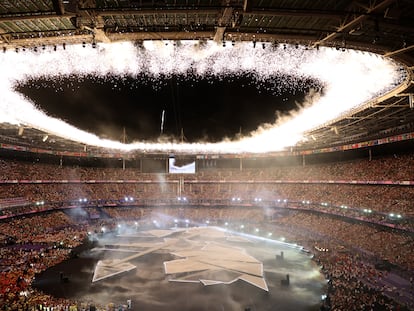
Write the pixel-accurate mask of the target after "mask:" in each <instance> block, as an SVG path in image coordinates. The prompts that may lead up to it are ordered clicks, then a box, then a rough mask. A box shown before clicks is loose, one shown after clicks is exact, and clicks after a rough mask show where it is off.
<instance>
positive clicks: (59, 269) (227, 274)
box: [35, 227, 326, 311]
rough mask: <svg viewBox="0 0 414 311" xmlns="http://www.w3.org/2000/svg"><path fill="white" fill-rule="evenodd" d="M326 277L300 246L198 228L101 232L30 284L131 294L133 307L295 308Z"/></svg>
mask: <svg viewBox="0 0 414 311" xmlns="http://www.w3.org/2000/svg"><path fill="white" fill-rule="evenodd" d="M281 252H283V259H281V258H280V255H281V254H282V253H281ZM277 255H278V256H277ZM62 275H63V278H64V279H66V278H67V280H62V279H61V278H62ZM287 275H289V277H290V285H289V286H284V285H282V284H281V283H282V282H281V281H282V280H286V278H287ZM325 284H326V281H325V280H324V278H323V276H322V275H321V273H320V272H319V269H318V267H317V265H316V264H315V263H314V262H313V261H312V260H311V258H310V257H309V254H308V253H306V252H303V251H302V250H301V249H300V248H299V247H295V246H292V245H290V246H289V245H287V244H285V245H284V244H281V243H277V242H275V241H271V240H266V239H261V240H259V239H256V238H254V237H252V236H248V235H241V234H238V233H229V232H227V231H225V230H222V229H219V228H214V227H204V228H187V229H175V230H169V229H168V230H148V231H135V232H133V233H131V232H129V233H128V234H124V235H118V236H114V235H108V234H107V235H105V236H104V237H100V238H99V239H98V243H97V245H96V246H95V247H94V248H93V249H91V250H89V251H85V252H82V253H80V254H79V256H78V257H77V258H73V259H70V260H67V261H66V262H64V263H62V264H60V265H57V266H55V267H53V268H52V269H49V270H47V271H46V272H44V273H43V274H41V275H39V276H38V277H37V278H36V283H35V286H36V287H37V288H40V289H42V290H43V291H45V292H47V293H50V294H52V295H54V296H57V297H65V298H70V299H75V300H80V301H88V302H91V303H92V302H93V303H96V304H99V305H103V306H106V305H108V304H110V303H114V304H115V305H119V304H126V301H127V300H128V299H131V301H132V306H133V308H132V309H133V310H284V311H289V310H292V311H293V310H295V311H300V310H318V309H319V305H320V299H321V295H322V294H323V293H324V285H325Z"/></svg>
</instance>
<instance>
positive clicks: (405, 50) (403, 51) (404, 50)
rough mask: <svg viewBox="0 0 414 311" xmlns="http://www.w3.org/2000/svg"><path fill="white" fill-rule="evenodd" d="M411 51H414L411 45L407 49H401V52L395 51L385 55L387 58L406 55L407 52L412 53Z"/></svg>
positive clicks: (413, 46)
mask: <svg viewBox="0 0 414 311" xmlns="http://www.w3.org/2000/svg"><path fill="white" fill-rule="evenodd" d="M411 50H414V45H410V46H407V47H405V48H402V49H399V50H395V51H392V52H388V53H385V54H384V56H387V57H390V56H395V55H398V54H402V53H405V52H408V51H411Z"/></svg>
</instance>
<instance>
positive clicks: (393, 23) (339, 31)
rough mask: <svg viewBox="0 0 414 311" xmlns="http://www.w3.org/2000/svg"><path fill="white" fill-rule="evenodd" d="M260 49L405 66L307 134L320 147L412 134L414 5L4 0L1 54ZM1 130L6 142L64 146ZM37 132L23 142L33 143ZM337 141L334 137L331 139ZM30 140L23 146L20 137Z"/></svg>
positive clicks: (348, 0)
mask: <svg viewBox="0 0 414 311" xmlns="http://www.w3.org/2000/svg"><path fill="white" fill-rule="evenodd" d="M163 39H165V40H167V39H168V40H183V39H193V40H215V41H217V42H221V41H235V42H237V41H255V42H272V43H274V44H283V43H291V44H301V45H306V46H309V48H318V47H319V46H329V47H335V48H337V49H349V48H351V49H358V50H364V51H370V52H374V53H378V54H380V55H384V56H387V57H392V58H394V59H396V60H397V61H399V62H401V63H402V64H404V65H405V66H406V70H407V79H406V81H405V82H404V85H403V87H399V88H398V87H397V86H396V88H397V89H396V91H395V92H393V93H392V95H391V96H388V97H387V98H382V99H379V100H376V101H374V102H370V103H367V105H366V106H364V107H363V108H361V109H358V110H357V111H350V112H349V113H348V114H345V115H343V116H342V117H341V118H339V119H337V120H333V121H331V122H330V123H329V124H325V125H324V126H321V127H319V128H317V129H314V130H312V131H311V132H309V133H308V138H309V139H308V140H307V141H306V142H303V143H300V144H299V145H298V147H299V148H303V149H314V148H320V147H326V146H334V145H337V144H338V145H340V144H346V143H352V142H357V141H364V140H366V139H372V138H379V137H385V136H387V135H390V134H396V133H397V134H398V133H406V132H412V131H413V129H414V106H413V105H414V103H413V100H414V98H413V95H412V94H413V93H414V86H413V76H412V74H413V73H412V72H413V69H414V67H413V64H414V61H413V59H414V4H413V2H412V1H411V0H360V1H352V0H306V1H302V0H278V1H276V0H195V1H191V0H24V1H23V0H2V1H0V47H2V48H3V51H6V50H7V49H14V48H20V47H23V46H24V47H26V48H32V47H40V46H44V45H58V44H74V43H83V42H85V43H87V44H91V43H99V42H117V41H125V40H127V41H137V42H140V41H142V40H163ZM24 133H25V135H26V136H25V135H23V132H22V129H21V128H19V127H16V126H7V125H3V126H2V129H1V131H0V138H1V140H2V141H3V142H4V141H6V142H10V140H12V141H16V142H20V143H24V144H30V141H33V140H40V141H42V142H44V143H46V142H50V141H58V142H59V144H60V145H61V146H60V147H59V148H58V149H60V148H63V149H65V148H71V149H72V148H74V149H75V150H82V149H83V148H84V146H81V145H80V144H76V143H72V142H63V141H59V138H58V137H51V138H52V139H51V138H49V137H48V138H46V140H45V135H47V133H41V132H39V131H37V130H33V129H26V130H25V131H24ZM30 134H33V136H32V137H29V138H27V137H28V136H27V135H30ZM332 134H334V135H332ZM24 137H26V138H27V139H26V140H25V139H23V138H24Z"/></svg>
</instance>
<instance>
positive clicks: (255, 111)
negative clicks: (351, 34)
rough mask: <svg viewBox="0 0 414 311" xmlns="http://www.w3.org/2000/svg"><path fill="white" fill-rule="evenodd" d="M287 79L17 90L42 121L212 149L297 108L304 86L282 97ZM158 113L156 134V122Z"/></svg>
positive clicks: (147, 81) (119, 80) (170, 80)
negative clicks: (57, 120)
mask: <svg viewBox="0 0 414 311" xmlns="http://www.w3.org/2000/svg"><path fill="white" fill-rule="evenodd" d="M287 78H288V77H274V79H269V80H267V81H261V82H258V81H257V80H256V79H255V78H254V76H252V75H248V74H246V75H241V76H232V77H224V78H220V77H209V78H200V77H197V78H195V77H191V76H187V77H183V76H173V77H165V78H157V79H154V78H151V77H147V76H144V75H143V76H140V77H134V78H133V77H105V78H97V77H92V76H88V77H82V78H79V77H75V76H72V77H63V78H58V79H54V80H50V79H46V78H45V79H37V80H31V81H28V82H26V83H25V84H24V85H20V86H19V87H18V88H17V90H18V91H20V92H22V93H23V94H25V95H26V96H28V97H29V98H30V99H31V100H33V101H34V102H35V103H36V105H37V106H38V107H40V108H41V109H42V110H44V111H46V112H47V113H48V114H49V115H51V116H54V117H58V118H61V119H63V120H66V121H67V122H68V123H70V124H73V125H75V126H76V127H79V128H81V129H83V130H86V131H89V132H92V133H95V134H97V135H98V136H100V137H106V138H111V139H114V140H120V141H122V139H123V134H122V133H123V128H124V127H125V130H126V134H127V142H132V141H134V140H144V141H155V140H157V139H159V138H162V139H163V141H170V140H172V139H173V138H174V137H175V138H176V139H178V140H180V139H181V129H182V130H183V134H184V141H186V142H195V141H200V140H202V141H209V142H217V141H220V140H222V139H223V138H225V137H228V138H230V139H234V138H236V137H237V135H238V134H239V133H240V132H241V133H242V134H243V135H245V134H247V133H249V132H250V131H252V130H255V129H256V128H257V127H258V126H259V125H260V124H263V123H273V122H274V121H275V118H276V117H275V116H276V111H279V112H281V113H282V114H284V113H287V112H288V111H290V110H295V109H298V107H297V105H296V103H295V102H301V101H302V99H303V97H304V93H305V92H307V91H308V90H309V85H310V86H313V87H315V86H316V87H319V85H318V83H317V82H315V81H310V80H305V79H303V80H299V81H298V79H297V78H296V81H297V82H298V83H297V84H296V85H299V86H301V87H299V88H300V89H295V90H292V89H289V90H286V87H285V86H284V85H286V79H287ZM163 111H164V123H163V131H162V133H161V122H162V121H161V120H162V114H163Z"/></svg>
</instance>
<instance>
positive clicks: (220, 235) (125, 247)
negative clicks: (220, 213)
mask: <svg viewBox="0 0 414 311" xmlns="http://www.w3.org/2000/svg"><path fill="white" fill-rule="evenodd" d="M120 237H128V238H129V239H131V238H136V239H138V241H137V242H136V243H127V244H125V243H115V244H112V245H111V246H109V245H107V246H105V247H104V248H100V249H98V250H105V251H113V252H125V253H134V254H132V255H130V256H127V257H125V258H122V259H114V260H100V261H98V263H97V265H96V267H95V271H94V275H93V278H92V282H98V281H101V280H104V279H107V278H110V277H112V276H115V275H118V274H120V273H124V272H128V271H131V270H134V269H136V268H137V267H136V266H135V265H134V264H132V263H130V261H132V260H133V259H136V258H139V257H141V256H144V255H146V254H150V253H156V252H161V251H162V252H169V253H170V254H171V255H173V256H174V257H176V259H173V260H169V261H165V262H164V272H165V274H166V275H167V276H168V280H169V281H170V282H192V283H201V284H203V285H205V286H208V285H215V284H231V283H233V282H236V281H238V280H242V281H245V282H247V283H250V284H251V285H253V286H256V287H258V288H260V289H262V290H264V291H268V287H267V283H266V280H265V279H264V274H263V263H262V262H260V261H259V260H257V259H256V258H254V257H253V256H251V255H249V254H248V253H247V252H246V250H245V249H244V248H241V247H236V246H233V245H231V244H230V243H234V242H236V243H238V244H240V243H251V241H250V240H249V239H247V238H245V237H242V236H238V235H234V234H230V233H228V232H227V231H225V230H222V229H220V228H216V227H194V228H185V229H171V230H149V231H141V232H137V233H136V234H131V235H123V236H120ZM140 238H141V239H143V238H144V239H145V241H139V239H140ZM148 238H152V239H153V241H152V240H151V241H148ZM138 274H139V271H138Z"/></svg>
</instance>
